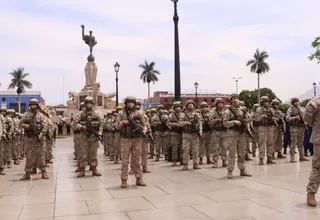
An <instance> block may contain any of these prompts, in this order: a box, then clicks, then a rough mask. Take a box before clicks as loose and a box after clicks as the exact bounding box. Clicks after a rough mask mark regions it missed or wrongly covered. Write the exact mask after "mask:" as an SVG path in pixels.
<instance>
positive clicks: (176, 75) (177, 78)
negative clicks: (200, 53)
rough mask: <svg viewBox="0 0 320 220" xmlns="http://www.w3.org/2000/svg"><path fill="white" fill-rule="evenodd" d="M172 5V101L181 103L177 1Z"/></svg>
mask: <svg viewBox="0 0 320 220" xmlns="http://www.w3.org/2000/svg"><path fill="white" fill-rule="evenodd" d="M171 1H172V2H173V4H174V15H173V22H174V99H175V100H176V101H181V80H180V48H179V28H178V23H179V16H178V9H177V3H178V1H179V0H171Z"/></svg>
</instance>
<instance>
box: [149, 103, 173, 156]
mask: <svg viewBox="0 0 320 220" xmlns="http://www.w3.org/2000/svg"><path fill="white" fill-rule="evenodd" d="M167 123H168V116H167V115H166V114H164V106H163V105H158V114H155V115H154V116H153V117H152V119H151V127H153V128H154V130H155V142H156V159H155V161H159V158H160V154H161V150H162V152H163V153H164V154H165V160H166V159H167V158H166V157H167V144H168V141H167V132H168V131H169V129H168V126H166V125H167Z"/></svg>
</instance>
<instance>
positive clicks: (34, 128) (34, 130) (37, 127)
mask: <svg viewBox="0 0 320 220" xmlns="http://www.w3.org/2000/svg"><path fill="white" fill-rule="evenodd" d="M36 117H37V115H35V116H34V117H33V118H32V119H33V120H30V121H27V123H26V124H29V129H28V130H26V132H25V134H26V135H27V136H28V137H37V136H39V135H40V133H41V131H42V129H43V126H42V123H41V122H40V121H38V120H37V118H36Z"/></svg>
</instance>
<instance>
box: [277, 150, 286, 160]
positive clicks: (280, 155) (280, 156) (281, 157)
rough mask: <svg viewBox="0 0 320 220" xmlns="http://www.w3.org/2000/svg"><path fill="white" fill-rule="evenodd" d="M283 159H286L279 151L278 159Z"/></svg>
mask: <svg viewBox="0 0 320 220" xmlns="http://www.w3.org/2000/svg"><path fill="white" fill-rule="evenodd" d="M283 158H286V157H285V156H283V155H282V153H281V151H278V159H283Z"/></svg>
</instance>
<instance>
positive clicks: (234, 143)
mask: <svg viewBox="0 0 320 220" xmlns="http://www.w3.org/2000/svg"><path fill="white" fill-rule="evenodd" d="M238 98H239V95H238V94H232V95H230V97H229V101H230V102H232V106H230V107H229V108H227V109H226V110H225V114H224V115H223V126H224V127H226V128H228V131H227V136H228V139H227V146H228V152H229V155H228V160H229V161H228V168H227V170H228V175H227V178H228V179H232V178H233V176H232V172H233V170H234V167H235V160H236V155H237V158H238V161H237V162H238V167H239V169H240V176H251V175H250V174H248V173H247V172H246V166H245V141H246V134H244V133H243V129H242V128H241V126H242V125H241V122H240V121H239V119H244V117H245V115H244V112H243V110H242V109H241V108H240V106H239V99H238Z"/></svg>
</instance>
